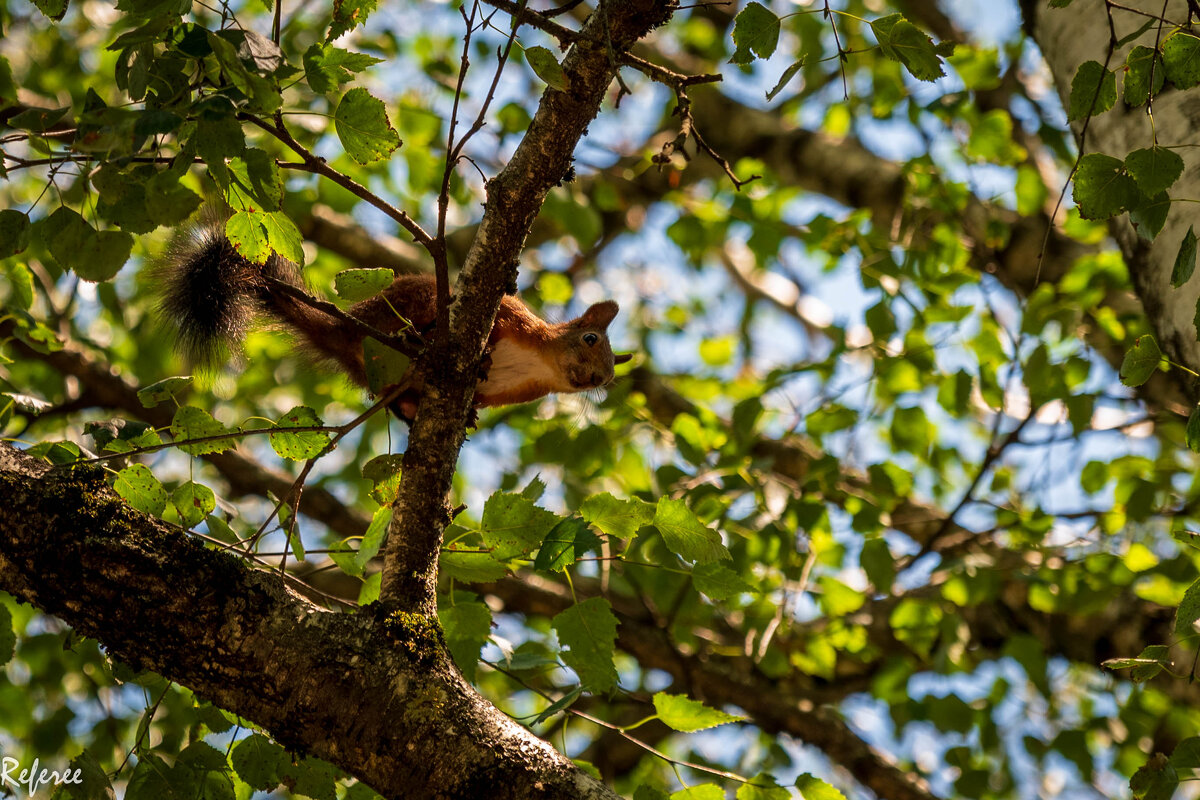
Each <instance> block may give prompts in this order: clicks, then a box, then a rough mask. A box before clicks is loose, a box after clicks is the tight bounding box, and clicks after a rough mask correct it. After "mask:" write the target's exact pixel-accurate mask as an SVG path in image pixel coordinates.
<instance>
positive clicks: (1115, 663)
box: [1100, 644, 1171, 683]
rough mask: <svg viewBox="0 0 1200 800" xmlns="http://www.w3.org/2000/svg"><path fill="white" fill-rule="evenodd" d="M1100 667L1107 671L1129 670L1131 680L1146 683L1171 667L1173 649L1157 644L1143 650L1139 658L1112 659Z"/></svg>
mask: <svg viewBox="0 0 1200 800" xmlns="http://www.w3.org/2000/svg"><path fill="white" fill-rule="evenodd" d="M1100 666H1102V667H1104V668H1105V669H1128V670H1129V679H1130V680H1131V681H1133V682H1134V683H1145V682H1146V681H1148V680H1150V679H1151V678H1153V677H1155V676H1157V675H1158V674H1159V673H1160V672H1162V671H1163V670H1164V669H1169V668H1170V666H1171V648H1170V647H1168V646H1167V645H1161V644H1155V645H1150V646H1149V647H1147V648H1145V649H1143V650H1142V652H1141V653H1140V654H1139V655H1138V657H1137V658H1110V659H1108V660H1107V661H1104V662H1102V663H1101V664H1100Z"/></svg>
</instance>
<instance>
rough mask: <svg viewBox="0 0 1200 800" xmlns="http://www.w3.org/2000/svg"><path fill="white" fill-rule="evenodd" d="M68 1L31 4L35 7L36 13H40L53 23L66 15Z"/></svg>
mask: <svg viewBox="0 0 1200 800" xmlns="http://www.w3.org/2000/svg"><path fill="white" fill-rule="evenodd" d="M67 2H68V0H33V4H34V5H35V6H37V9H38V11H41V12H42V13H43V14H45V15H46V16H47V17H49V18H50V19H52V20H54V21H55V22H59V21H61V20H62V18H63V16H64V15H65V14H66V13H67Z"/></svg>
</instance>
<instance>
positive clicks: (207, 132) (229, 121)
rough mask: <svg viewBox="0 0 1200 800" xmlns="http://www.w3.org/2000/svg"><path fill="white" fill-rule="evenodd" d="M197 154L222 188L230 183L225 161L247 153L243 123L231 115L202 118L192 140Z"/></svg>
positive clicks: (197, 123)
mask: <svg viewBox="0 0 1200 800" xmlns="http://www.w3.org/2000/svg"><path fill="white" fill-rule="evenodd" d="M191 144H192V146H194V147H195V148H196V153H197V154H198V155H199V156H200V158H201V159H203V160H204V163H205V164H207V165H208V168H209V171H210V172H211V173H212V176H213V179H214V180H215V181H216V182H217V183H218V184H219V185H221V186H225V185H226V184H228V182H229V171H228V168H227V167H226V165H225V160H226V159H229V158H239V157H241V156H242V155H243V154H244V153H245V152H246V134H245V133H244V132H243V131H242V126H241V123H239V122H238V121H237V119H236V118H235V117H233V116H231V115H229V116H218V117H214V118H209V117H204V116H202V117H200V119H199V120H198V121H197V122H196V133H195V135H194V136H193V137H192V139H191Z"/></svg>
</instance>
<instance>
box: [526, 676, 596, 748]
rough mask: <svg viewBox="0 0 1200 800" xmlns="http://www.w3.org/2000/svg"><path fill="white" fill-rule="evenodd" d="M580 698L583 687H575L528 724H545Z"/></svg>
mask: <svg viewBox="0 0 1200 800" xmlns="http://www.w3.org/2000/svg"><path fill="white" fill-rule="evenodd" d="M582 696H583V687H582V686H576V687H575V688H574V689H572V690H571V691H569V692H567V693H566V694H564V695H563V696H562V697H560V698H558V699H557V700H555V701H554V702H553V703H551V704H550V705H548V706H546V707H545V708H543V709H542V710H541V711H539V712H538V715H537V716H536V717H534V719H533V722H531V723H529V724H530V725H537V724H538V723H539V722H545V721H546V720H548V719H550V718H551V717H553V716H554V715H555V714H558V713H560V712H562V711H564V710H566V709H568V708H570V707H571V706H572V705H574V704H575V701H576V700H578V699H579V698H580V697H582ZM576 763H578V762H576Z"/></svg>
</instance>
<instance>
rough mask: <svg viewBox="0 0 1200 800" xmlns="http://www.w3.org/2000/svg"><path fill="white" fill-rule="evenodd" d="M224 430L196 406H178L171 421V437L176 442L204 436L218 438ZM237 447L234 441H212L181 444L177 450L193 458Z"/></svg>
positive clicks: (222, 426)
mask: <svg viewBox="0 0 1200 800" xmlns="http://www.w3.org/2000/svg"><path fill="white" fill-rule="evenodd" d="M226 432H227V431H226V428H225V426H224V425H222V424H221V423H220V422H217V421H216V420H215V419H213V417H212V415H211V414H209V413H208V412H207V411H205V410H204V409H202V408H197V407H196V406H180V407H179V408H178V409H177V410H176V411H175V417H174V419H172V420H171V436H172V437H173V438H174V439H175V441H176V442H180V441H183V440H185V439H200V438H203V437H206V436H219V435H220V434H222V433H226ZM236 445H237V442H236V440H234V439H213V440H211V441H207V442H197V443H196V444H181V445H179V449H180V450H182V451H183V452H185V453H187V454H189V455H193V456H203V455H208V454H209V453H223V452H225V451H226V450H231V449H232V448H234V447H235V446H236Z"/></svg>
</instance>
